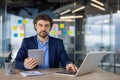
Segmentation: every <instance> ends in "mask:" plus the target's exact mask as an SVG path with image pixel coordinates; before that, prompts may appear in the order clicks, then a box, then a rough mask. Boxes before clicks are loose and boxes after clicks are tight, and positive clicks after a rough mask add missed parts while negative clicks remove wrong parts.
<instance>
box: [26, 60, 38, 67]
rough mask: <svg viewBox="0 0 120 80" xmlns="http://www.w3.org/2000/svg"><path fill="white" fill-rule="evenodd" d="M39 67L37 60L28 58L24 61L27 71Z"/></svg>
mask: <svg viewBox="0 0 120 80" xmlns="http://www.w3.org/2000/svg"><path fill="white" fill-rule="evenodd" d="M37 65H38V64H37V60H36V59H35V58H26V59H25V61H24V66H25V68H26V69H33V68H34V67H35V66H37Z"/></svg>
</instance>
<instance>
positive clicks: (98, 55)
mask: <svg viewBox="0 0 120 80" xmlns="http://www.w3.org/2000/svg"><path fill="white" fill-rule="evenodd" d="M105 54H106V53H105V52H93V53H88V54H87V55H86V57H85V58H84V60H83V62H82V64H81V65H80V67H79V69H78V71H77V72H76V73H74V72H73V71H60V72H55V74H59V75H67V76H80V75H83V74H87V73H91V72H93V71H95V70H96V68H97V67H98V65H99V63H100V61H101V60H102V58H103V57H104V55H105Z"/></svg>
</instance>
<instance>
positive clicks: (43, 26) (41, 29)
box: [35, 20, 51, 38]
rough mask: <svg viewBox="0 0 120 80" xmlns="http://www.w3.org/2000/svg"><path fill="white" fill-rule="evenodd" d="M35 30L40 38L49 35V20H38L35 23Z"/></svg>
mask: <svg viewBox="0 0 120 80" xmlns="http://www.w3.org/2000/svg"><path fill="white" fill-rule="evenodd" d="M35 28H36V31H37V33H38V35H39V37H41V38H46V37H48V35H49V32H50V29H51V26H50V22H49V21H44V20H39V21H37V23H36V24H35Z"/></svg>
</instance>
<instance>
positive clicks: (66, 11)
mask: <svg viewBox="0 0 120 80" xmlns="http://www.w3.org/2000/svg"><path fill="white" fill-rule="evenodd" d="M70 11H71V9H68V10H65V11H64V12H61V13H60V15H63V14H66V13H68V12H70Z"/></svg>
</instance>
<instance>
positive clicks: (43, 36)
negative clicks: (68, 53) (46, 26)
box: [39, 35, 48, 38]
mask: <svg viewBox="0 0 120 80" xmlns="http://www.w3.org/2000/svg"><path fill="white" fill-rule="evenodd" d="M39 37H41V38H47V37H48V35H39Z"/></svg>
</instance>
